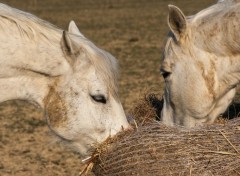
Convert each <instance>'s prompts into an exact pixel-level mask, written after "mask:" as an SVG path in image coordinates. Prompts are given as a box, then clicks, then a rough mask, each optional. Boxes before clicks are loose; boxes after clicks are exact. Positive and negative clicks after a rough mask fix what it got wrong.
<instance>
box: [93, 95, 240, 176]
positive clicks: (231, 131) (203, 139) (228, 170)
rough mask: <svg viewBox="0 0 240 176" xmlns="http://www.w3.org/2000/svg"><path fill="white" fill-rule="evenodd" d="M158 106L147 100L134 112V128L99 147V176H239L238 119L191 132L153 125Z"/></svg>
mask: <svg viewBox="0 0 240 176" xmlns="http://www.w3.org/2000/svg"><path fill="white" fill-rule="evenodd" d="M161 106H162V102H161V101H160V100H159V96H157V95H148V96H146V98H144V99H143V100H142V101H141V102H140V103H139V105H138V106H136V108H135V109H134V111H133V115H134V117H135V118H136V123H135V124H137V128H135V130H132V131H127V132H124V133H121V134H120V135H119V136H117V137H115V138H114V139H109V140H108V141H107V142H106V143H105V144H103V145H101V146H99V148H98V150H97V152H96V153H95V155H94V156H95V160H93V162H94V167H93V172H94V173H95V175H97V176H101V175H106V176H108V175H109V176H115V175H116V176H121V175H122V176H126V175H140V176H145V175H151V176H152V175H157V176H161V175H162V176H166V175H178V176H179V175H184V176H185V175H201V176H208V175H218V176H221V175H222V176H226V175H233V176H234V175H240V153H239V152H240V118H236V119H234V120H231V121H229V122H226V121H221V123H218V124H214V125H209V126H205V127H201V128H195V129H192V130H186V129H183V128H180V127H174V128H169V127H166V126H164V125H163V124H161V123H160V122H159V121H157V120H156V119H157V117H158V116H159V112H157V111H156V109H159V108H161Z"/></svg>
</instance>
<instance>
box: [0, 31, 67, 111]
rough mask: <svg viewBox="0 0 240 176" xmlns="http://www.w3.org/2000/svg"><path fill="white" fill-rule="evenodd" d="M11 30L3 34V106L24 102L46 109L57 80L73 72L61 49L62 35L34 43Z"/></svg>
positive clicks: (0, 73) (0, 48) (0, 46)
mask: <svg viewBox="0 0 240 176" xmlns="http://www.w3.org/2000/svg"><path fill="white" fill-rule="evenodd" d="M11 30H12V31H11V32H10V33H4V32H2V34H0V40H1V43H0V53H1V55H0V92H1V94H0V102H3V101H6V100H12V99H24V100H28V101H35V102H37V103H38V104H39V105H40V106H42V107H43V99H44V98H45V96H46V95H47V93H48V91H49V87H50V86H51V84H52V80H53V79H54V77H57V76H60V75H63V74H64V73H65V72H66V71H67V70H68V69H69V64H68V63H67V61H66V59H65V58H64V54H63V52H62V49H61V46H60V41H61V33H59V34H57V35H56V36H58V38H56V39H55V41H48V40H47V38H42V39H39V38H38V40H36V41H34V40H31V39H30V38H22V36H20V35H18V34H19V31H15V33H12V32H14V31H13V30H14V29H13V28H11ZM14 35H15V36H14Z"/></svg>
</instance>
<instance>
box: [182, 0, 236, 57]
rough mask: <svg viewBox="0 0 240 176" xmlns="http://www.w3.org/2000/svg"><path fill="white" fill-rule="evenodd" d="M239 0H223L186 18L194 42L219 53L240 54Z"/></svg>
mask: <svg viewBox="0 0 240 176" xmlns="http://www.w3.org/2000/svg"><path fill="white" fill-rule="evenodd" d="M239 7H240V0H223V1H219V2H218V3H217V4H215V5H212V6H210V7H208V8H206V9H204V10H202V11H200V12H199V13H197V14H196V15H193V16H190V17H188V18H187V20H188V22H189V23H190V24H191V26H192V30H195V31H196V32H195V33H194V35H195V37H193V38H195V40H196V43H197V45H198V46H199V47H204V49H205V50H207V51H209V52H214V53H218V54H220V55H226V54H227V55H229V54H233V55H235V54H240V44H239V42H240V41H239V37H240V35H239V32H238V28H237V26H239V22H238V18H239V17H240V10H239Z"/></svg>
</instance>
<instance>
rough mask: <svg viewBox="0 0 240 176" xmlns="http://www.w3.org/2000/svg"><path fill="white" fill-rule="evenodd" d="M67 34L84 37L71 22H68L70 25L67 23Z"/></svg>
mask: <svg viewBox="0 0 240 176" xmlns="http://www.w3.org/2000/svg"><path fill="white" fill-rule="evenodd" d="M68 32H69V33H71V34H75V35H78V36H81V37H84V35H83V34H82V33H81V32H80V31H79V29H78V27H77V25H76V23H75V22H74V21H73V20H72V21H70V23H69V26H68Z"/></svg>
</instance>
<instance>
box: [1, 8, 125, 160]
mask: <svg viewBox="0 0 240 176" xmlns="http://www.w3.org/2000/svg"><path fill="white" fill-rule="evenodd" d="M117 77H118V75H117V62H116V59H115V58H114V57H113V56H112V55H111V54H109V53H107V52H106V51H103V50H101V49H99V48H98V47H96V46H95V45H94V44H93V43H92V42H90V41H89V40H88V39H87V38H85V37H84V36H83V35H82V34H81V33H80V32H79V30H78V28H77V26H76V25H75V23H74V22H73V21H72V22H70V24H69V29H68V31H62V30H60V29H58V28H56V27H54V26H53V25H51V24H49V23H47V22H45V21H43V20H41V19H38V18H37V17H35V16H33V15H31V14H29V13H25V12H22V11H20V10H17V9H14V8H11V7H9V6H6V5H4V4H0V102H4V101H7V100H13V99H24V100H27V101H31V102H36V103H37V104H38V105H40V106H41V107H42V108H43V109H44V110H45V111H46V117H47V123H48V126H49V127H50V129H51V131H52V132H53V133H54V134H55V135H56V136H57V137H58V138H59V139H60V140H62V141H63V142H64V143H66V144H69V145H70V146H72V147H73V148H75V149H76V150H77V151H78V152H79V153H80V154H81V155H82V156H83V157H86V156H88V155H90V153H91V151H92V150H91V149H93V148H94V146H95V144H97V143H100V142H102V141H104V140H105V139H106V138H108V137H109V136H113V135H115V134H116V133H117V132H119V131H120V130H122V129H124V128H125V129H126V128H128V126H129V124H128V122H127V120H126V116H125V114H124V111H123V108H122V105H121V103H120V101H119V98H118V94H117Z"/></svg>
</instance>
